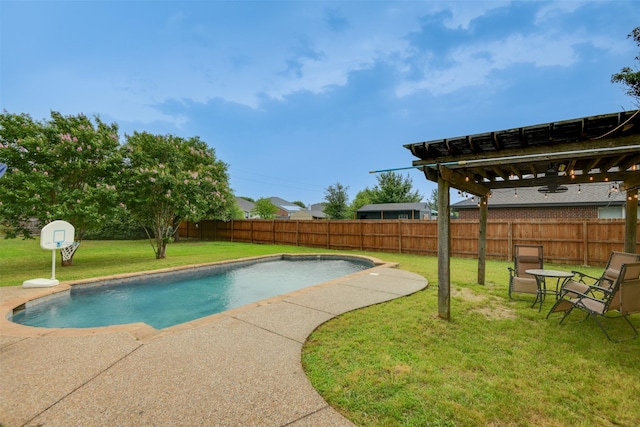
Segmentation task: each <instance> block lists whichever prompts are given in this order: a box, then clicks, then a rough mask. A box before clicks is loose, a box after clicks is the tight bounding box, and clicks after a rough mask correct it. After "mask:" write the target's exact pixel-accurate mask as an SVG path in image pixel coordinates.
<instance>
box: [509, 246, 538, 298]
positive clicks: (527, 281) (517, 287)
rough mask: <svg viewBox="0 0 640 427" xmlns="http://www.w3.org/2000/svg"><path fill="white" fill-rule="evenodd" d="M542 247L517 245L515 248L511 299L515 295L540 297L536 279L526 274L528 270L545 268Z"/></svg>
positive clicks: (511, 269) (510, 291)
mask: <svg viewBox="0 0 640 427" xmlns="http://www.w3.org/2000/svg"><path fill="white" fill-rule="evenodd" d="M542 253H543V251H542V245H515V246H514V248H513V267H508V269H509V298H511V299H514V298H513V294H514V293H521V294H533V295H536V296H537V295H538V283H537V282H536V278H535V277H534V276H532V275H530V274H527V273H525V271H526V270H529V269H534V268H543V255H542Z"/></svg>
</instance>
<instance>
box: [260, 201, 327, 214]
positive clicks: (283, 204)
mask: <svg viewBox="0 0 640 427" xmlns="http://www.w3.org/2000/svg"><path fill="white" fill-rule="evenodd" d="M269 200H271V203H273V204H274V205H275V206H276V207H277V208H278V212H277V213H276V218H277V219H294V220H311V219H325V218H326V215H325V214H324V213H323V212H322V211H318V210H313V209H306V208H303V207H300V206H298V205H296V204H293V203H291V202H288V201H286V200H284V199H281V198H279V197H271V198H269ZM314 206H317V205H314Z"/></svg>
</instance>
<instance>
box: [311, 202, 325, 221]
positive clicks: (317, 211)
mask: <svg viewBox="0 0 640 427" xmlns="http://www.w3.org/2000/svg"><path fill="white" fill-rule="evenodd" d="M309 211H310V212H311V216H312V217H313V219H327V214H325V213H324V203H315V204H313V205H311V206H309Z"/></svg>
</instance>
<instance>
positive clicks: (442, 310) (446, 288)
mask: <svg viewBox="0 0 640 427" xmlns="http://www.w3.org/2000/svg"><path fill="white" fill-rule="evenodd" d="M450 209H451V208H450V203H449V183H448V182H447V181H445V180H444V179H443V178H442V174H441V173H438V317H440V318H441V319H445V320H449V319H450V318H451V312H450V305H451V261H450V254H451V250H450V242H451V235H450V233H449V231H450V221H451V219H450Z"/></svg>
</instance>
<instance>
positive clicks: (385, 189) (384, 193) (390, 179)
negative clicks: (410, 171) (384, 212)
mask: <svg viewBox="0 0 640 427" xmlns="http://www.w3.org/2000/svg"><path fill="white" fill-rule="evenodd" d="M376 179H377V180H378V184H377V185H376V186H375V187H374V188H373V189H372V190H371V194H370V196H371V203H418V202H420V200H422V196H421V195H420V193H419V192H418V191H417V190H414V189H413V181H412V180H411V178H410V177H409V176H406V177H403V176H402V175H401V174H399V173H396V172H393V171H391V172H383V173H381V174H379V175H377V176H376Z"/></svg>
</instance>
